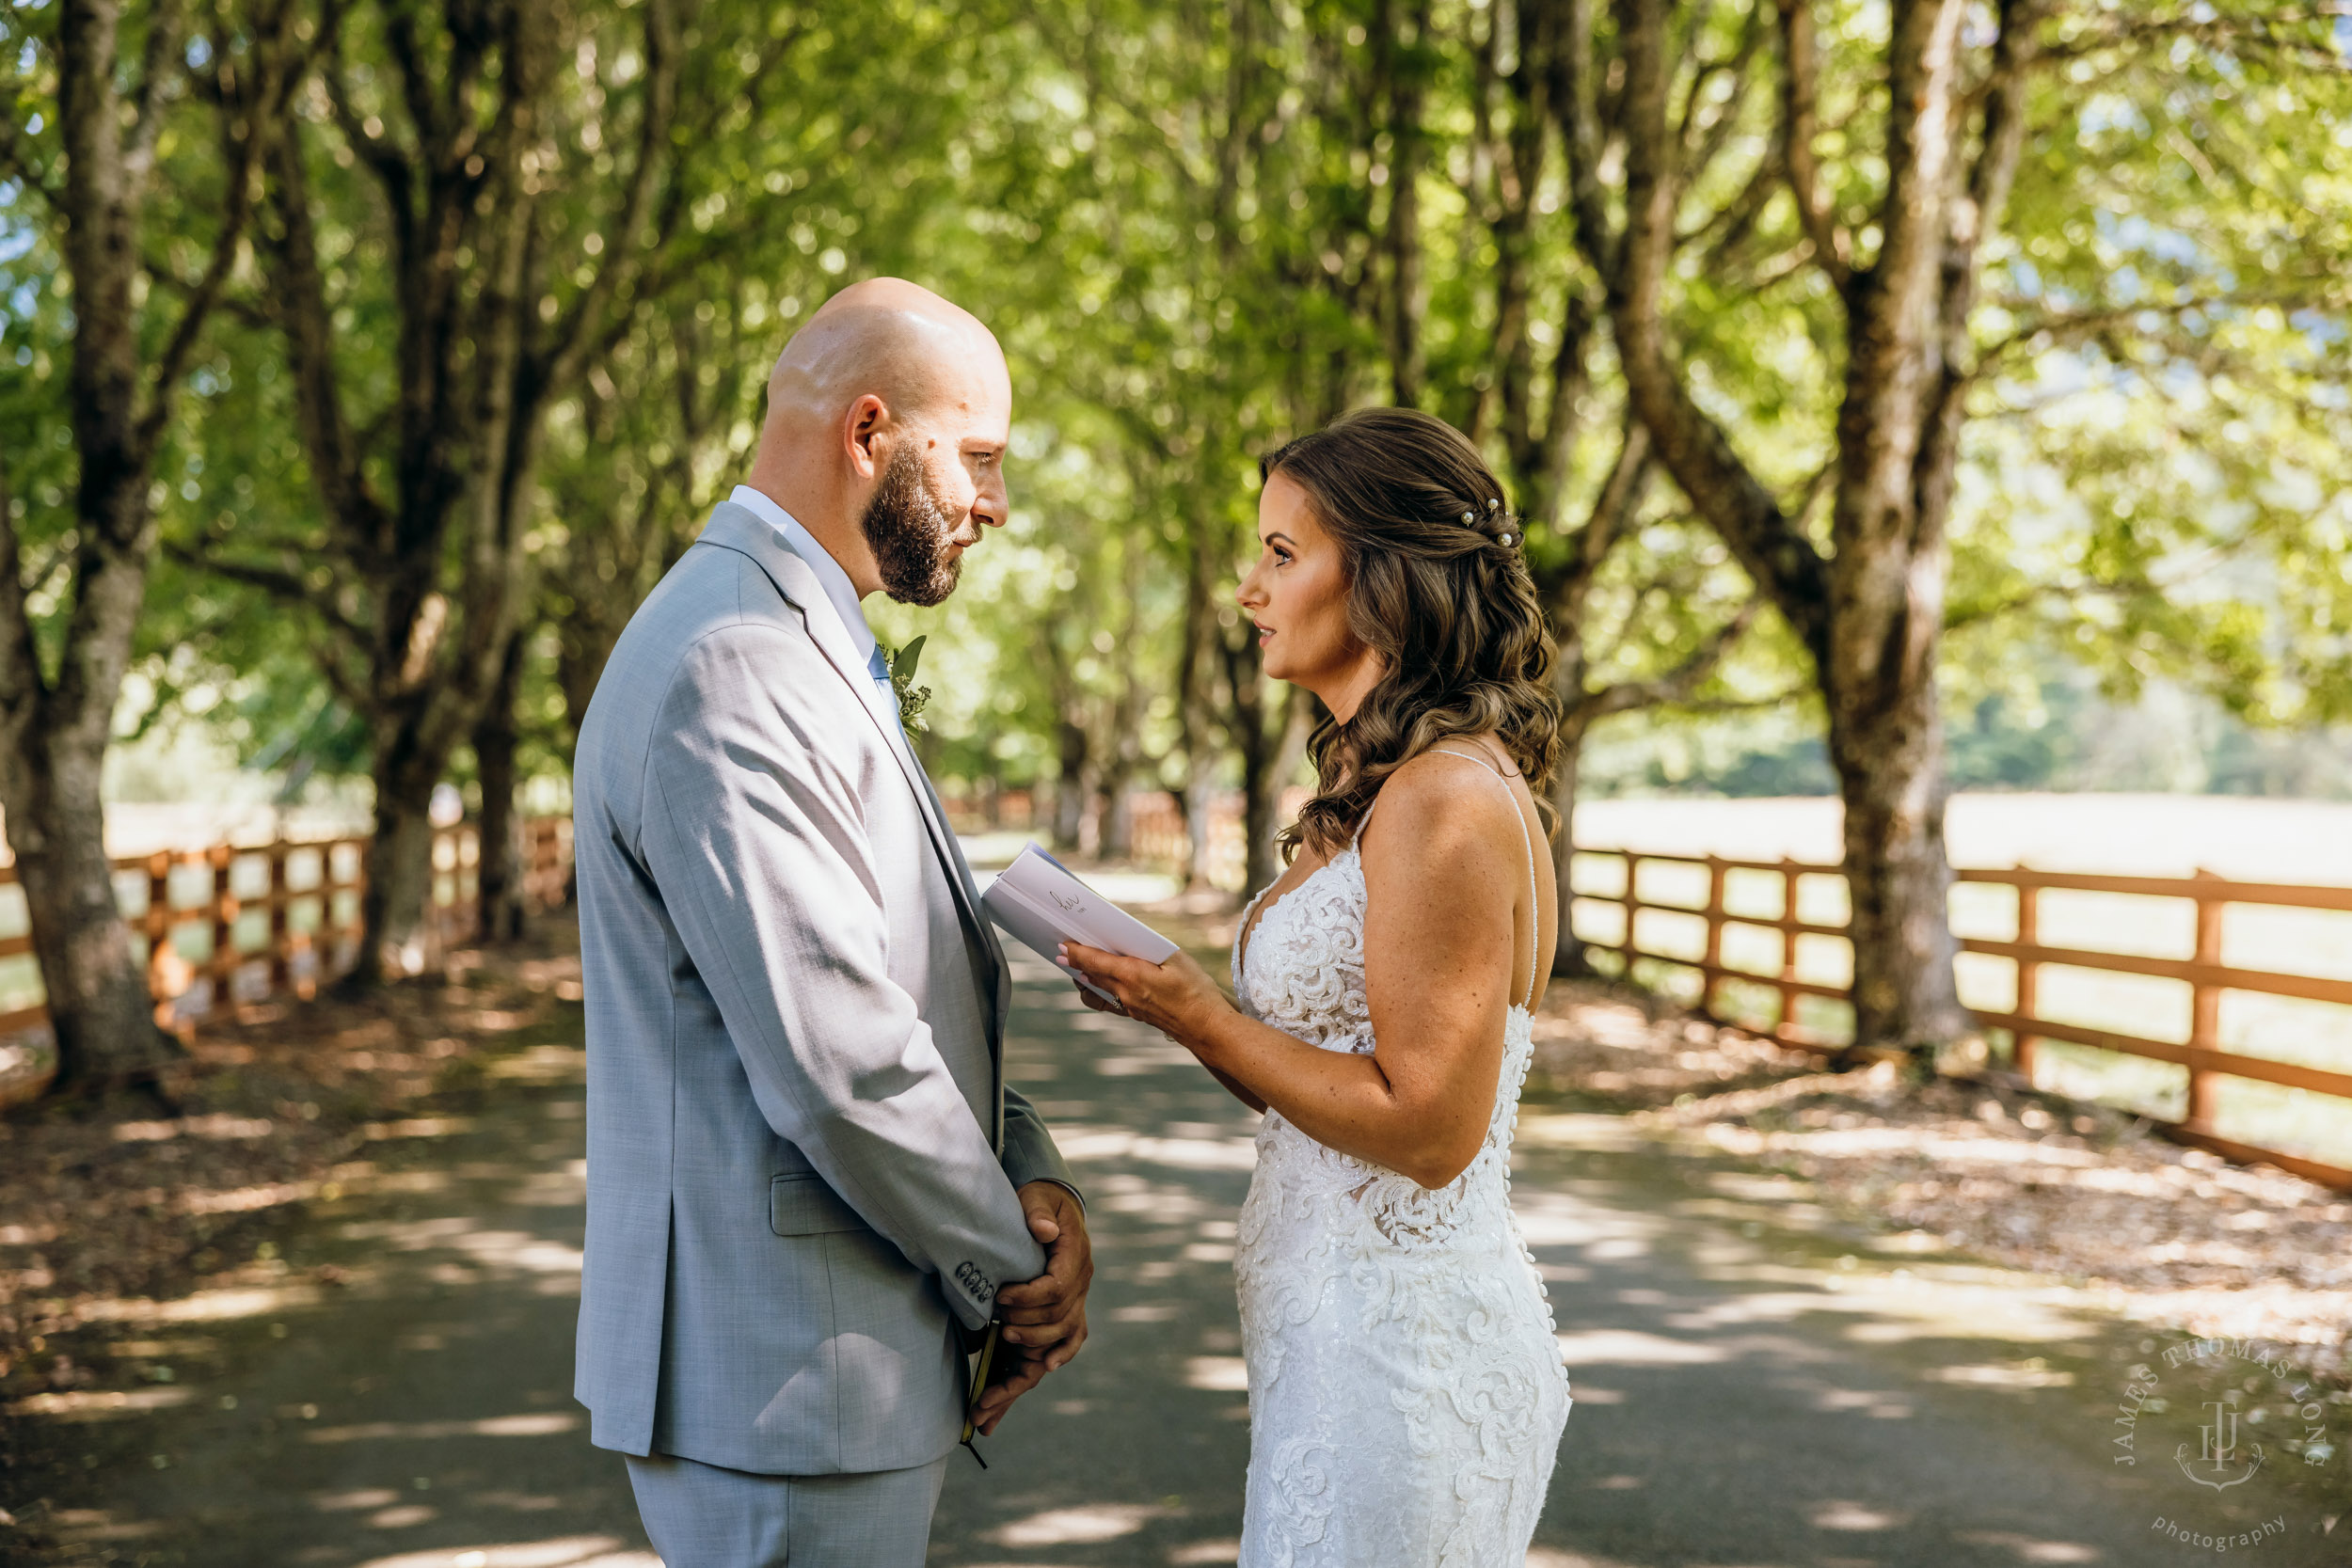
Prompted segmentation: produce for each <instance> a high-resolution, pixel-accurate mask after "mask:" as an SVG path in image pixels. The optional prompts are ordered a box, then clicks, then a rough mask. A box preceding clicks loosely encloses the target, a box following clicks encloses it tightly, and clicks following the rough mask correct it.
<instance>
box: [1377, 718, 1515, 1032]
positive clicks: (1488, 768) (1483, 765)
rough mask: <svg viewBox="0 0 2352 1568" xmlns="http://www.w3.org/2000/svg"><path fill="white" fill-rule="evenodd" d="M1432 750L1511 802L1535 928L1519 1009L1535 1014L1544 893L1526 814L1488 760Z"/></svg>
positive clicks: (1502, 775)
mask: <svg viewBox="0 0 2352 1568" xmlns="http://www.w3.org/2000/svg"><path fill="white" fill-rule="evenodd" d="M1429 750H1430V751H1431V752H1435V753H1436V754H1438V756H1441V757H1459V758H1461V759H1462V760H1463V761H1464V762H1474V763H1476V764H1478V766H1479V767H1481V768H1485V769H1486V771H1487V772H1488V773H1489V774H1491V775H1493V777H1494V781H1495V783H1497V784H1501V785H1502V793H1503V796H1504V798H1505V799H1506V800H1509V801H1510V802H1511V816H1512V818H1513V820H1515V821H1517V822H1518V825H1519V843H1520V844H1521V846H1523V847H1525V848H1526V850H1527V918H1528V923H1529V925H1530V926H1532V927H1534V929H1533V930H1532V931H1531V932H1530V934H1529V936H1528V939H1527V946H1528V955H1527V998H1526V1000H1524V1001H1522V1002H1521V1003H1520V1004H1519V1006H1521V1007H1522V1008H1525V1009H1527V1010H1529V1011H1533V1010H1534V1006H1535V985H1536V982H1537V981H1538V980H1539V979H1540V978H1541V977H1542V975H1543V955H1542V954H1540V953H1537V952H1536V951H1535V950H1534V949H1535V945H1536V939H1537V938H1539V937H1541V936H1542V935H1543V931H1544V912H1543V906H1544V900H1543V892H1542V889H1541V888H1540V887H1539V886H1538V884H1537V883H1536V880H1535V835H1534V834H1533V833H1531V832H1528V831H1527V816H1526V814H1525V813H1523V812H1521V811H1520V810H1519V798H1518V796H1516V795H1514V794H1512V793H1511V781H1510V777H1509V776H1508V775H1507V774H1505V773H1504V772H1503V771H1502V768H1497V767H1496V766H1495V765H1494V764H1493V763H1491V762H1489V761H1487V760H1486V758H1485V757H1482V756H1475V755H1473V754H1471V753H1470V752H1454V751H1449V750H1447V749H1446V748H1445V747H1443V746H1432V747H1430V748H1429ZM1378 803H1379V798H1378V797H1377V796H1375V797H1374V804H1375V805H1376V804H1378ZM1364 816H1367V817H1369V816H1372V812H1371V810H1370V809H1369V808H1367V809H1366V810H1365V812H1364ZM1363 832H1364V830H1363V825H1362V824H1361V823H1359V824H1358V825H1357V828H1356V836H1357V837H1359V838H1361V837H1362V836H1363Z"/></svg>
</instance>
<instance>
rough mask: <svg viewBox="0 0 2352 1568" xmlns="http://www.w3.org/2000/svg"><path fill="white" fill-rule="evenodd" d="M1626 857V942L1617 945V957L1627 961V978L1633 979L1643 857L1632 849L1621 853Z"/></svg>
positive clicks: (1640, 903) (1640, 905)
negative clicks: (1634, 938)
mask: <svg viewBox="0 0 2352 1568" xmlns="http://www.w3.org/2000/svg"><path fill="white" fill-rule="evenodd" d="M1620 853H1622V854H1623V855H1624V856H1625V940H1624V941H1623V942H1619V943H1618V944H1617V956H1618V957H1619V958H1623V959H1624V960H1625V978H1627V979H1629V980H1630V979H1632V978H1633V917H1634V916H1635V915H1636V914H1638V913H1640V912H1641V909H1642V895H1641V892H1640V889H1639V887H1638V885H1637V884H1638V883H1639V881H1640V879H1641V875H1642V857H1641V856H1639V855H1637V854H1635V853H1634V852H1633V851H1632V850H1630V849H1626V850H1622V851H1620Z"/></svg>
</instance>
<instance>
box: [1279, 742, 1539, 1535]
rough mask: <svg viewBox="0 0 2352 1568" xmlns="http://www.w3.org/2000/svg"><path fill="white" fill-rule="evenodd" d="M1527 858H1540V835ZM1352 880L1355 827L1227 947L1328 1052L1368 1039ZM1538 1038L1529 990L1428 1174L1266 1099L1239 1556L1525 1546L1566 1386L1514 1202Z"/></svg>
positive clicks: (1369, 1042)
mask: <svg viewBox="0 0 2352 1568" xmlns="http://www.w3.org/2000/svg"><path fill="white" fill-rule="evenodd" d="M1446 754H1449V755H1457V754H1459V753H1452V752H1449V753H1446ZM1465 760H1475V759H1465ZM1482 766H1483V765H1482ZM1506 787H1507V786H1506ZM1515 807H1516V798H1515ZM1523 827H1524V822H1522V828H1523ZM1529 861H1530V875H1531V878H1532V876H1533V870H1534V851H1533V847H1532V843H1531V847H1530V851H1529ZM1366 897H1367V895H1366V893H1365V887H1364V874H1363V863H1362V859H1361V856H1360V855H1359V852H1358V849H1357V847H1355V846H1354V845H1350V846H1349V847H1347V848H1346V849H1344V850H1343V851H1341V853H1339V854H1338V855H1336V856H1334V857H1333V858H1332V860H1331V861H1330V862H1329V863H1327V864H1326V865H1323V866H1321V867H1319V868H1317V869H1316V870H1315V871H1314V872H1313V873H1311V875H1310V876H1308V877H1307V878H1306V879H1304V880H1302V881H1301V882H1299V883H1298V884H1297V885H1296V886H1295V887H1294V888H1292V889H1290V890H1289V891H1288V892H1287V893H1285V894H1283V895H1281V896H1280V897H1279V898H1277V899H1275V900H1274V901H1273V902H1271V903H1270V904H1268V905H1267V907H1266V909H1265V911H1264V912H1263V915H1262V916H1259V917H1258V919H1257V923H1256V926H1255V927H1254V928H1252V927H1251V925H1250V916H1251V915H1252V914H1255V913H1256V905H1255V902H1254V901H1253V903H1252V906H1251V909H1250V911H1248V912H1246V913H1245V915H1244V917H1243V920H1242V924H1241V928H1240V932H1239V933H1238V935H1237V939H1236V943H1235V952H1234V961H1233V974H1234V977H1235V990H1236V991H1237V992H1238V994H1239V997H1240V1001H1241V1005H1242V1007H1243V1008H1244V1010H1245V1011H1247V1012H1248V1013H1249V1014H1250V1016H1252V1017H1254V1018H1257V1019H1259V1020H1260V1021H1262V1022H1265V1023H1268V1024H1271V1025H1272V1026H1274V1027H1275V1028H1277V1029H1279V1030H1281V1031H1282V1032H1283V1033H1284V1034H1287V1035H1290V1036H1293V1037H1295V1038H1297V1039H1300V1040H1303V1041H1305V1042H1307V1043H1308V1044H1310V1045H1314V1046H1317V1047H1320V1048H1321V1049H1323V1050H1326V1051H1344V1052H1352V1053H1370V1052H1372V1050H1373V1048H1374V1038H1373V1028H1372V1015H1371V1008H1370V1006H1369V1004H1368V1002H1367V999H1366V995H1365V987H1364V945H1363V927H1364V910H1365V905H1366ZM1245 942H1246V945H1245V944H1244V943H1245ZM1531 990H1532V987H1531ZM1532 1049H1533V1043H1532V1022H1531V1019H1530V1016H1529V1012H1528V1008H1527V1006H1526V1005H1525V1004H1523V1003H1522V1004H1520V1005H1518V1006H1513V1007H1512V1008H1511V1009H1510V1012H1509V1014H1508V1017H1507V1020H1506V1022H1505V1023H1504V1026H1503V1044H1502V1073H1501V1075H1500V1078H1499V1080H1498V1082H1497V1084H1496V1086H1495V1100H1494V1105H1493V1107H1492V1110H1491V1112H1490V1114H1489V1117H1488V1120H1487V1125H1486V1139H1485V1141H1484V1142H1483V1143H1482V1144H1481V1146H1480V1148H1479V1150H1478V1152H1477V1154H1476V1156H1475V1157H1474V1158H1473V1159H1472V1160H1471V1161H1470V1164H1469V1166H1468V1167H1467V1168H1465V1169H1464V1170H1463V1172H1462V1173H1461V1174H1460V1175H1459V1176H1457V1177H1455V1178H1454V1180H1452V1181H1449V1182H1447V1183H1446V1184H1445V1185H1444V1186H1442V1187H1438V1188H1434V1189H1433V1188H1426V1187H1423V1186H1422V1184H1421V1183H1420V1182H1418V1181H1416V1180H1413V1179H1412V1178H1410V1177H1408V1176H1405V1175H1403V1174H1401V1173H1399V1172H1396V1171H1393V1170H1390V1169H1388V1168H1387V1167H1385V1166H1383V1165H1379V1164H1374V1163H1372V1162H1370V1161H1367V1160H1361V1159H1358V1158H1356V1157H1354V1156H1352V1155H1348V1154H1343V1153H1341V1152H1339V1151H1338V1150H1336V1149H1333V1148H1327V1146H1325V1145H1323V1144H1320V1143H1317V1142H1316V1141H1315V1140H1314V1139H1312V1138H1311V1137H1309V1136H1307V1135H1306V1134H1305V1133H1304V1132H1300V1131H1299V1130H1298V1129H1297V1128H1296V1127H1295V1126H1293V1125H1292V1124H1291V1123H1290V1121H1289V1120H1287V1119H1286V1118H1285V1117H1282V1115H1281V1114H1280V1113H1279V1112H1277V1111H1268V1112H1267V1113H1266V1116H1265V1118H1264V1121H1263V1124H1262V1125H1261V1127H1260V1129H1259V1132H1258V1138H1257V1168H1256V1172H1255V1174H1254V1176H1253V1177H1252V1179H1251V1183H1250V1189H1249V1196H1248V1199H1247V1200H1246V1201H1245V1203H1244V1204H1243V1207H1242V1213H1241V1223H1240V1227H1239V1244H1238V1247H1237V1250H1236V1257H1235V1272H1236V1275H1237V1276H1238V1279H1239V1286H1240V1296H1241V1309H1242V1334H1243V1350H1244V1354H1245V1357H1246V1359H1247V1361H1248V1370H1249V1394H1250V1462H1249V1493H1248V1505H1247V1508H1246V1511H1245V1518H1244V1522H1243V1532H1242V1533H1243V1541H1242V1552H1241V1559H1240V1560H1241V1565H1242V1568H1303V1565H1306V1564H1330V1565H1332V1568H1339V1565H1342V1564H1345V1565H1347V1568H1433V1565H1442V1568H1489V1565H1493V1568H1502V1565H1504V1564H1509V1565H1511V1568H1518V1564H1520V1563H1521V1562H1523V1561H1524V1560H1525V1556H1526V1552H1527V1544H1528V1541H1529V1538H1530V1536H1531V1535H1532V1534H1533V1532H1534V1525H1535V1519H1536V1516H1537V1514H1538V1513H1539V1512H1540V1511H1541V1509H1542V1505H1543V1496H1544V1491H1545V1488H1546V1485H1547V1484H1548V1481H1549V1476H1550V1473H1551V1466H1552V1460H1553V1456H1554V1453H1555V1452H1556V1449H1557V1448H1558V1444H1559V1439H1560V1434H1561V1431H1562V1428H1563V1425H1564V1423H1565V1420H1566V1417H1567V1408H1568V1402H1569V1401H1568V1388H1567V1378H1566V1374H1565V1371H1564V1370H1563V1369H1562V1367H1561V1363H1560V1354H1559V1348H1558V1345H1557V1342H1556V1341H1555V1339H1554V1338H1553V1333H1552V1320H1551V1313H1550V1309H1549V1305H1548V1304H1547V1303H1546V1301H1545V1298H1544V1291H1543V1286H1542V1284H1541V1282H1540V1279H1539V1276H1538V1275H1537V1274H1536V1272H1535V1267H1534V1259H1533V1258H1532V1256H1531V1255H1530V1254H1529V1253H1528V1251H1527V1248H1526V1246H1525V1244H1524V1243H1522V1242H1521V1240H1520V1238H1519V1232H1518V1226H1517V1224H1516V1223H1515V1222H1514V1220H1513V1219H1512V1216H1511V1208H1510V1186H1511V1180H1510V1159H1511V1134H1512V1130H1513V1125H1514V1122H1515V1120H1516V1118H1517V1114H1518V1098H1519V1090H1520V1086H1521V1085H1522V1084H1523V1082H1524V1081H1525V1079H1526V1076H1527V1069H1528V1063H1529V1059H1530V1056H1531V1053H1532Z"/></svg>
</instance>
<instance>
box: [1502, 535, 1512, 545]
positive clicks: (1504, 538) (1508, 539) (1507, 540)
mask: <svg viewBox="0 0 2352 1568" xmlns="http://www.w3.org/2000/svg"><path fill="white" fill-rule="evenodd" d="M1502 542H1503V543H1504V544H1505V545H1508V544H1509V543H1510V542H1511V536H1510V535H1509V534H1507V533H1506V534H1504V535H1503V536H1502Z"/></svg>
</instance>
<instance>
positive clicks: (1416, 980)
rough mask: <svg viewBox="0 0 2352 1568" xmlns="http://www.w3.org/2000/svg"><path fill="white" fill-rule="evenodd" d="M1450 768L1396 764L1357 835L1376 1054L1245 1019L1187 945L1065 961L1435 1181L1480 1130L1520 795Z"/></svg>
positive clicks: (1497, 1041) (1314, 1133)
mask: <svg viewBox="0 0 2352 1568" xmlns="http://www.w3.org/2000/svg"><path fill="white" fill-rule="evenodd" d="M1453 767H1454V769H1458V771H1454V770H1448V768H1447V765H1446V764H1444V763H1442V762H1436V761H1431V760H1430V759H1417V760H1416V761H1415V762H1413V763H1410V764H1407V765H1406V767H1405V768H1400V769H1399V770H1398V771H1397V772H1396V773H1395V774H1394V775H1392V776H1391V778H1390V779H1389V781H1388V783H1387V784H1385V785H1384V786H1383V788H1382V789H1381V792H1380V811H1379V813H1378V815H1377V816H1375V817H1374V818H1373V821H1372V825H1371V827H1370V828H1369V829H1368V830H1367V831H1366V832H1365V835H1364V839H1363V842H1362V847H1361V852H1362V855H1363V861H1364V881H1365V886H1366V889H1367V892H1368V895H1369V898H1368V908H1367V911H1366V913H1365V918H1364V972H1365V974H1366V978H1367V985H1366V990H1367V992H1368V997H1367V1000H1368V1001H1369V1003H1370V1005H1371V1008H1372V1026H1373V1035H1374V1038H1375V1051H1374V1053H1373V1054H1371V1055H1368V1056H1358V1055H1349V1054H1345V1053H1340V1052H1335V1051H1324V1050H1320V1049H1318V1048H1316V1047H1314V1046H1311V1045H1309V1044H1307V1043H1306V1042H1304V1041H1302V1040H1298V1039H1295V1038H1293V1037H1291V1036H1289V1035H1286V1034H1283V1033H1282V1032H1281V1031H1280V1030H1279V1029H1276V1028H1273V1027H1271V1026H1270V1025H1267V1024H1264V1023H1261V1022H1258V1021H1256V1020H1255V1019H1252V1018H1249V1017H1248V1016H1247V1015H1246V1014H1244V1013H1242V1012H1240V1011H1238V1010H1236V1009H1235V1008H1234V1007H1233V1006H1232V1004H1231V1003H1229V1002H1227V1001H1226V1000H1225V996H1224V993H1223V992H1221V991H1219V990H1217V989H1216V984H1215V982H1214V981H1212V980H1210V979H1209V977H1208V975H1207V974H1205V973H1204V972H1202V971H1201V969H1200V965H1199V964H1197V963H1194V962H1193V961H1192V960H1191V959H1190V958H1186V957H1184V955H1183V954H1179V955H1178V956H1177V957H1175V958H1170V959H1169V960H1168V962H1167V963H1165V964H1148V963H1145V962H1143V961H1142V960H1140V959H1136V958H1120V957H1119V956H1117V955H1115V954H1110V953H1104V952H1102V951H1101V950H1099V949H1096V948H1089V947H1078V946H1073V947H1072V948H1070V949H1069V956H1070V958H1071V961H1072V962H1073V963H1074V964H1076V965H1077V966H1078V967H1079V968H1082V969H1084V970H1086V971H1087V972H1088V974H1089V977H1090V978H1092V979H1093V980H1094V982H1095V983H1096V984H1097V985H1100V986H1103V987H1104V989H1105V990H1111V991H1114V992H1116V993H1117V994H1118V996H1119V998H1120V1002H1121V1003H1122V1004H1124V1005H1125V1006H1126V1009H1127V1011H1128V1012H1129V1014H1131V1015H1132V1016H1134V1017H1136V1018H1139V1019H1142V1020H1143V1021H1144V1022H1147V1023H1150V1024H1152V1026H1154V1027H1155V1028H1158V1029H1161V1030H1163V1031H1165V1032H1166V1033H1167V1034H1168V1036H1169V1037H1171V1038H1173V1039H1175V1040H1176V1041H1177V1043H1179V1044H1180V1045H1183V1046H1184V1047H1185V1048H1186V1049H1187V1050H1189V1051H1191V1052H1192V1053H1193V1054H1194V1055H1196V1056H1198V1057H1199V1058H1200V1062H1201V1065H1202V1066H1204V1067H1206V1068H1207V1069H1209V1070H1210V1071H1211V1072H1213V1073H1215V1074H1216V1076H1217V1077H1218V1078H1219V1079H1221V1080H1223V1081H1224V1082H1225V1083H1226V1085H1227V1086H1228V1087H1229V1088H1232V1089H1234V1091H1235V1092H1236V1093H1237V1094H1238V1095H1240V1096H1241V1098H1243V1099H1244V1100H1245V1101H1255V1102H1258V1103H1261V1104H1263V1105H1264V1106H1269V1107H1271V1108H1272V1109H1274V1110H1277V1111H1279V1112H1281V1113H1282V1115H1283V1117H1285V1118H1287V1119H1288V1120H1289V1121H1290V1122H1291V1123H1292V1124H1293V1125H1294V1126H1295V1127H1297V1128H1298V1129H1299V1131H1301V1132H1305V1133H1306V1134H1307V1135H1308V1136H1309V1137H1311V1138H1313V1139H1314V1140H1315V1141H1316V1142H1318V1143H1321V1144H1325V1145H1327V1146H1328V1147H1330V1148H1336V1149H1338V1150H1340V1151H1341V1152H1342V1153H1345V1154H1352V1155H1355V1156H1357V1157H1358V1158H1359V1159H1365V1160H1371V1161H1374V1162H1375V1163H1377V1164H1383V1165H1387V1166H1388V1167H1389V1168H1391V1170H1397V1171H1402V1172H1403V1173H1404V1174H1406V1175H1407V1176H1410V1177H1412V1178H1413V1179H1414V1180H1417V1181H1419V1182H1421V1183H1422V1185H1424V1186H1430V1187H1438V1186H1443V1185H1444V1184H1445V1183H1446V1182H1448V1181H1451V1180H1454V1177H1456V1176H1458V1175H1460V1174H1461V1172H1462V1170H1463V1168H1464V1167H1465V1166H1467V1165H1468V1164H1470V1160H1471V1158H1472V1157H1473V1156H1475V1155H1476V1154H1477V1152H1478V1148H1479V1145H1480V1144H1481V1143H1482V1142H1484V1141H1485V1138H1486V1121H1487V1117H1488V1116H1489V1115H1490V1113H1491V1110H1492V1107H1493V1105H1494V1095H1495V1082H1496V1079H1497V1078H1498V1076H1500V1074H1501V1072H1502V1029H1503V1021H1504V1016H1505V1014H1506V1013H1507V1012H1508V1010H1509V1007H1510V1003H1511V1000H1512V999H1511V998H1510V997H1509V996H1508V994H1507V990H1508V988H1509V986H1510V983H1511V974H1510V971H1511V961H1512V947H1513V917H1514V913H1515V911H1516V907H1517V904H1518V896H1519V895H1518V889H1520V888H1523V887H1526V886H1527V853H1526V849H1525V847H1524V846H1523V844H1522V841H1521V840H1520V837H1519V828H1518V823H1517V822H1516V821H1514V820H1513V819H1512V816H1511V815H1509V814H1510V813H1512V812H1513V811H1514V809H1515V808H1514V807H1513V806H1512V805H1511V804H1510V802H1509V801H1508V800H1506V799H1505V797H1504V796H1503V795H1502V792H1501V791H1499V790H1497V789H1495V788H1494V787H1493V786H1492V784H1489V783H1486V781H1482V780H1478V779H1475V778H1471V777H1469V776H1467V775H1468V772H1469V769H1468V768H1467V766H1465V765H1461V764H1455V765H1453Z"/></svg>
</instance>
